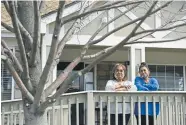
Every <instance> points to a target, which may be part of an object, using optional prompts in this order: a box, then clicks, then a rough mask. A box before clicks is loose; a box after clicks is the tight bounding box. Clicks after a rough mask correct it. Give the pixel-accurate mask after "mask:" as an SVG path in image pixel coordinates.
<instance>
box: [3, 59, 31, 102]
mask: <svg viewBox="0 0 186 125" xmlns="http://www.w3.org/2000/svg"><path fill="white" fill-rule="evenodd" d="M4 62H5V64H6V66H7V68H8V70H9V72H10V73H11V75H12V76H13V78H14V80H15V82H16V84H17V85H18V86H19V88H20V91H21V93H22V95H23V96H25V97H26V98H27V99H28V100H29V101H30V102H31V103H32V102H33V100H34V97H33V96H32V94H31V93H30V92H29V91H28V90H27V88H26V87H25V85H24V84H23V82H22V80H21V79H20V77H19V75H18V73H17V72H16V70H15V69H14V67H13V65H12V63H11V61H10V60H9V58H7V59H6V60H5V61H4Z"/></svg>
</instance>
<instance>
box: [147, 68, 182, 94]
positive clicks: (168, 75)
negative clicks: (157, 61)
mask: <svg viewBox="0 0 186 125" xmlns="http://www.w3.org/2000/svg"><path fill="white" fill-rule="evenodd" d="M149 69H150V73H151V76H152V77H154V78H156V79H157V80H158V82H159V85H160V88H159V90H160V91H183V90H184V67H183V66H175V65H149Z"/></svg>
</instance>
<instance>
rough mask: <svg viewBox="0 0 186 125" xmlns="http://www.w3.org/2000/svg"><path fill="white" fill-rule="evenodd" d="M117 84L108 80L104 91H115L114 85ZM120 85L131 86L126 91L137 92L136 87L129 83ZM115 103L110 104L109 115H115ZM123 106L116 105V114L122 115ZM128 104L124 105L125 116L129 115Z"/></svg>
mask: <svg viewBox="0 0 186 125" xmlns="http://www.w3.org/2000/svg"><path fill="white" fill-rule="evenodd" d="M117 83H118V82H117V81H116V80H109V81H108V82H107V84H106V87H105V90H106V91H115V85H116V84H117ZM122 85H123V86H124V85H131V88H130V89H129V90H128V91H137V88H136V86H135V85H134V84H133V83H132V82H131V81H123V83H122ZM115 109H116V107H115V103H113V102H112V103H111V104H110V114H115V113H116V110H115ZM122 110H123V106H122V103H118V114H122ZM130 112H131V111H130V103H125V114H130Z"/></svg>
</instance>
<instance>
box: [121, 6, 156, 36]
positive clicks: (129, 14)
mask: <svg viewBox="0 0 186 125" xmlns="http://www.w3.org/2000/svg"><path fill="white" fill-rule="evenodd" d="M118 10H119V11H120V12H124V11H126V10H128V9H127V8H126V7H121V8H118ZM125 15H126V16H127V17H128V18H129V19H131V20H135V19H137V18H138V17H137V16H136V15H134V14H133V13H132V12H131V11H129V12H127V13H126V14H125ZM136 23H137V24H138V23H139V21H138V22H136ZM141 28H143V29H144V30H150V29H152V27H150V26H149V25H148V24H146V23H142V24H141ZM152 36H153V37H155V38H156V37H158V36H157V35H156V34H152Z"/></svg>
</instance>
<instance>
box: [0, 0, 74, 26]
mask: <svg viewBox="0 0 186 125" xmlns="http://www.w3.org/2000/svg"><path fill="white" fill-rule="evenodd" d="M75 3H77V2H75V1H74V2H71V1H67V3H66V7H69V6H71V5H72V4H75ZM58 5H59V1H58V0H52V1H45V2H44V4H43V7H42V9H41V16H42V17H44V16H47V15H49V14H51V13H54V12H56V10H57V8H58ZM1 21H2V22H5V23H6V24H8V25H11V23H12V22H11V18H10V16H9V14H8V13H7V11H6V9H5V7H4V4H2V3H1Z"/></svg>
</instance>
